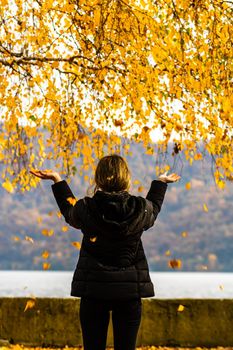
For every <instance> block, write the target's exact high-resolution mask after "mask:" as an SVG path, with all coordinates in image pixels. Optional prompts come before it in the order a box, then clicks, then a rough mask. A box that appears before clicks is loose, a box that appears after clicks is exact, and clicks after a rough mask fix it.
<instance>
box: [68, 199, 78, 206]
mask: <svg viewBox="0 0 233 350" xmlns="http://www.w3.org/2000/svg"><path fill="white" fill-rule="evenodd" d="M66 200H67V202H69V203H70V204H71V205H73V206H74V205H75V204H76V203H77V199H76V198H74V197H68V198H66Z"/></svg>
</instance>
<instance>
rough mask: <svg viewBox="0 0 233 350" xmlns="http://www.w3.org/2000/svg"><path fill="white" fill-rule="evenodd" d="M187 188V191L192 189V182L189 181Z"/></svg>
mask: <svg viewBox="0 0 233 350" xmlns="http://www.w3.org/2000/svg"><path fill="white" fill-rule="evenodd" d="M185 188H186V190H187V191H189V190H190V189H191V182H187V183H186V185H185Z"/></svg>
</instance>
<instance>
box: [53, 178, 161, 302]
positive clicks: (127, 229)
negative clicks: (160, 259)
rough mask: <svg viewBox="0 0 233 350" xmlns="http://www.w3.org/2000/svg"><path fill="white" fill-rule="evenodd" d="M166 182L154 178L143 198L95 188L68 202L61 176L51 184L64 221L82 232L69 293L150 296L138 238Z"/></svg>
mask: <svg viewBox="0 0 233 350" xmlns="http://www.w3.org/2000/svg"><path fill="white" fill-rule="evenodd" d="M166 189H167V184H166V183H163V182H161V181H157V180H154V181H152V183H151V187H150V190H149V192H148V194H147V196H146V199H145V198H143V197H140V196H133V195H130V194H129V193H128V192H126V191H125V192H120V193H106V192H102V191H97V192H96V193H95V194H94V196H93V197H92V198H91V197H85V198H83V199H80V200H78V201H77V202H76V204H75V205H74V206H72V205H71V204H70V203H69V201H67V198H69V197H74V195H73V193H72V191H71V189H70V187H69V186H68V184H67V182H66V181H64V180H63V181H60V182H57V183H55V184H53V185H52V190H53V193H54V196H55V199H56V201H57V204H58V206H59V208H60V210H61V213H62V214H63V215H64V217H65V220H66V222H67V223H69V224H70V225H71V226H73V227H75V228H77V229H81V231H82V233H83V240H82V246H81V250H80V256H79V260H78V263H77V266H76V269H75V272H74V276H73V281H72V290H71V295H72V296H78V297H82V296H87V297H88V296H89V297H95V298H101V299H131V298H138V297H142V298H143V297H151V296H153V295H154V288H153V284H152V282H151V280H150V276H149V269H148V264H147V260H146V257H145V254H144V249H143V246H142V242H141V235H142V233H143V231H145V230H147V229H148V228H149V227H151V226H153V224H154V221H155V219H156V217H157V215H158V213H159V211H160V209H161V206H162V203H163V199H164V195H165V192H166Z"/></svg>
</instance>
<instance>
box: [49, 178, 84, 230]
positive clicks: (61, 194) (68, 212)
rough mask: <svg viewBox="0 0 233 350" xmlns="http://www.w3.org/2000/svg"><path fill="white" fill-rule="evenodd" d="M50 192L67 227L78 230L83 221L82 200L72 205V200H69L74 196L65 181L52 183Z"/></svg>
mask: <svg viewBox="0 0 233 350" xmlns="http://www.w3.org/2000/svg"><path fill="white" fill-rule="evenodd" d="M52 191H53V194H54V197H55V199H56V202H57V204H58V207H59V209H60V211H61V213H62V215H63V216H64V218H65V221H66V222H67V223H68V224H69V225H71V226H73V227H75V228H77V229H80V228H81V226H82V221H83V211H84V203H83V199H80V200H78V201H76V203H75V201H74V203H75V204H74V203H72V199H71V200H70V198H74V199H75V196H74V195H73V192H72V191H71V189H70V187H69V185H68V184H67V182H66V181H65V180H62V181H59V182H56V183H54V184H53V185H52ZM73 204H74V205H73Z"/></svg>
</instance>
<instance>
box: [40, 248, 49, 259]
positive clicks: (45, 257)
mask: <svg viewBox="0 0 233 350" xmlns="http://www.w3.org/2000/svg"><path fill="white" fill-rule="evenodd" d="M41 256H42V258H43V259H48V257H49V252H48V251H47V250H45V251H44V252H43V253H42V254H41Z"/></svg>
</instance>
